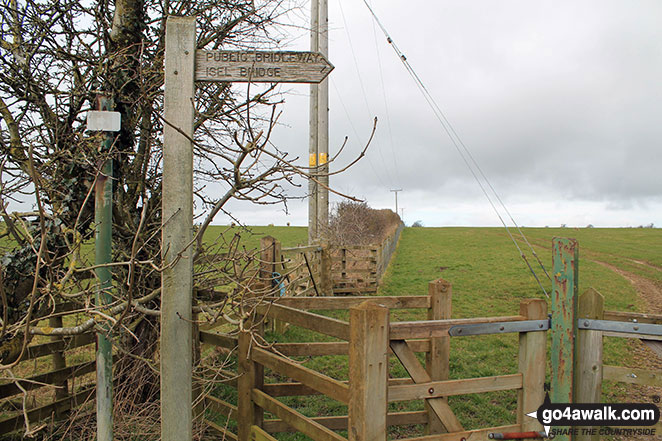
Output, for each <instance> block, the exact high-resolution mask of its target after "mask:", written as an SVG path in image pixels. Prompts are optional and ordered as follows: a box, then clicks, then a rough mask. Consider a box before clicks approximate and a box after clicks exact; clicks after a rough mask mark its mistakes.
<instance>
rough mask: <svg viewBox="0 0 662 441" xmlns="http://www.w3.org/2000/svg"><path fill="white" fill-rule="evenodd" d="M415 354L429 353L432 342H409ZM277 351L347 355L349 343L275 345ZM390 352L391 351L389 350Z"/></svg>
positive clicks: (296, 353)
mask: <svg viewBox="0 0 662 441" xmlns="http://www.w3.org/2000/svg"><path fill="white" fill-rule="evenodd" d="M407 344H408V345H409V347H410V348H411V349H412V350H413V351H414V352H428V351H429V350H430V340H427V339H421V340H407ZM273 348H274V350H275V351H277V352H279V353H281V354H283V355H287V356H294V357H295V356H302V357H311V356H319V355H347V354H348V350H349V343H348V342H346V341H341V342H307V343H274V345H273ZM389 352H391V350H390V349H389Z"/></svg>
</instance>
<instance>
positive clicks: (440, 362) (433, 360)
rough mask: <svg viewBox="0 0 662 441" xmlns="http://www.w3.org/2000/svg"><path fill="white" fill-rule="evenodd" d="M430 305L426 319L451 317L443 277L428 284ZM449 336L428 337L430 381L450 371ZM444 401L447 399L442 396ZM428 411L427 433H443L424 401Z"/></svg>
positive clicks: (448, 288) (449, 288)
mask: <svg viewBox="0 0 662 441" xmlns="http://www.w3.org/2000/svg"><path fill="white" fill-rule="evenodd" d="M428 295H429V296H430V307H429V308H428V320H444V319H450V318H451V307H452V297H453V285H451V283H450V282H447V281H445V280H444V279H437V280H434V281H432V282H430V283H429V284H428ZM450 350H451V339H450V337H434V338H431V339H430V352H428V353H427V354H425V369H426V370H427V371H428V374H430V380H431V381H439V380H448V374H449V372H450V366H449V362H450ZM444 401H447V399H446V398H444ZM425 408H426V409H427V411H428V426H427V433H428V434H436V433H443V432H445V431H446V430H445V429H444V426H443V424H441V421H440V420H439V417H437V414H436V413H435V412H434V411H433V410H432V408H430V407H429V406H428V404H427V402H426V403H425Z"/></svg>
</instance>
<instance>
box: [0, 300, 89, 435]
mask: <svg viewBox="0 0 662 441" xmlns="http://www.w3.org/2000/svg"><path fill="white" fill-rule="evenodd" d="M69 306H70V305H63V306H61V307H60V308H59V310H61V311H62V312H60V313H59V314H60V315H56V316H54V317H52V318H51V319H49V326H52V327H60V326H62V318H63V315H67V314H71V313H75V311H67V309H71V308H70V307H69ZM56 314H57V311H56ZM37 340H38V342H36V343H34V344H32V345H30V346H28V347H27V348H26V351H25V353H24V354H23V357H22V358H21V361H20V362H19V364H18V365H17V367H16V368H14V369H12V370H11V372H12V375H13V376H14V377H15V379H13V380H9V381H5V382H4V383H2V384H0V399H1V400H2V402H1V405H2V417H0V435H3V434H7V433H10V432H13V431H16V430H22V429H25V427H26V421H28V422H29V424H30V426H31V427H35V426H38V425H40V423H41V422H44V421H46V420H50V419H52V418H57V417H59V416H62V415H64V414H65V413H66V412H67V411H68V410H70V409H74V408H76V407H78V406H80V405H82V404H84V403H89V402H91V400H93V399H94V394H95V381H94V376H93V373H94V372H95V370H96V363H95V360H94V358H95V356H94V346H92V345H93V344H94V343H95V342H96V334H94V333H85V334H81V335H75V336H53V337H37ZM48 340H50V341H48ZM49 358H50V359H49ZM72 360H76V361H75V362H74V363H72V362H71V361H72ZM4 372H7V371H4ZM27 372H29V374H26V373H27ZM90 374H91V375H90ZM5 376H7V375H5ZM86 376H87V377H86Z"/></svg>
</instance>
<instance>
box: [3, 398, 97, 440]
mask: <svg viewBox="0 0 662 441" xmlns="http://www.w3.org/2000/svg"><path fill="white" fill-rule="evenodd" d="M95 390H96V388H95V387H94V386H91V387H87V388H85V389H82V390H79V391H78V392H76V393H75V394H73V395H71V396H69V397H67V398H63V399H61V400H57V401H54V402H52V403H50V404H47V405H45V406H41V407H38V408H36V409H32V410H28V411H27V415H28V419H29V420H30V423H38V422H39V421H43V420H46V419H48V418H50V417H51V416H52V415H53V413H55V414H56V415H58V414H61V413H63V412H65V411H67V410H69V409H73V408H75V407H77V406H80V405H81V403H85V402H87V401H89V400H91V399H93V398H94V393H95ZM24 424H25V419H24V416H23V414H22V413H21V414H19V415H16V416H13V417H10V418H6V419H4V420H2V421H0V433H2V434H4V433H9V432H13V431H14V430H21V428H23V425H24Z"/></svg>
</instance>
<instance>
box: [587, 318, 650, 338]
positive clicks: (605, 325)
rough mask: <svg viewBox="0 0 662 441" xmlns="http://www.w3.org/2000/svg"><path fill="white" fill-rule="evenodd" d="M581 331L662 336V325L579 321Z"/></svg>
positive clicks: (611, 321)
mask: <svg viewBox="0 0 662 441" xmlns="http://www.w3.org/2000/svg"><path fill="white" fill-rule="evenodd" d="M577 327H578V328H579V329H588V330H591V331H608V332H620V333H624V334H642V335H658V336H662V325H653V324H651V323H633V322H617V321H613V320H589V319H579V320H577Z"/></svg>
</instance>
